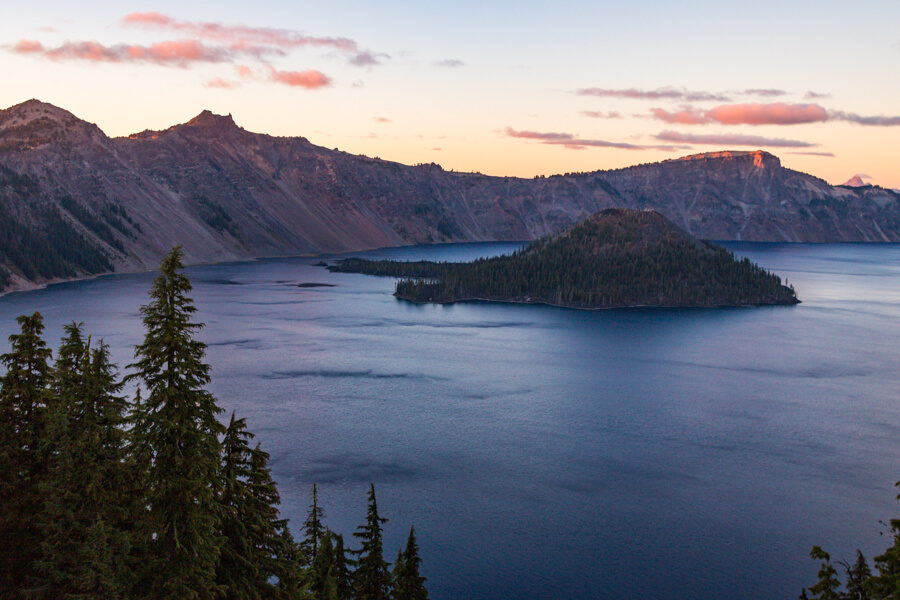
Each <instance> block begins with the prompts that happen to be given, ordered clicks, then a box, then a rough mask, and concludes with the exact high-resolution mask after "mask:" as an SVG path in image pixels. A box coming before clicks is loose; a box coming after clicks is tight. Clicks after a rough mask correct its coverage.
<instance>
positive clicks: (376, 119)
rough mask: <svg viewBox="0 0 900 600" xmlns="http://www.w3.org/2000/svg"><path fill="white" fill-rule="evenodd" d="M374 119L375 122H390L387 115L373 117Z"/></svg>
mask: <svg viewBox="0 0 900 600" xmlns="http://www.w3.org/2000/svg"><path fill="white" fill-rule="evenodd" d="M374 120H375V122H376V123H390V122H391V120H390V119H388V118H387V117H375V118H374Z"/></svg>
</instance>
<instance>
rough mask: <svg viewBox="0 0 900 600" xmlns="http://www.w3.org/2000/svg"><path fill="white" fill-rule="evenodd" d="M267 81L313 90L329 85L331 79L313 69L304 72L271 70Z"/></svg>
mask: <svg viewBox="0 0 900 600" xmlns="http://www.w3.org/2000/svg"><path fill="white" fill-rule="evenodd" d="M269 79H271V80H272V81H274V82H276V83H283V84H284V85H289V86H292V87H302V88H306V89H308V90H314V89H317V88H320V87H326V86H329V85H331V78H329V77H328V76H327V75H325V74H324V73H322V72H320V71H316V70H315V69H307V70H306V71H277V70H275V69H272V70H271V71H270V74H269Z"/></svg>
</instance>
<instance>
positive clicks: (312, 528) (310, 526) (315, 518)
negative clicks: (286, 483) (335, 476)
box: [300, 484, 326, 564]
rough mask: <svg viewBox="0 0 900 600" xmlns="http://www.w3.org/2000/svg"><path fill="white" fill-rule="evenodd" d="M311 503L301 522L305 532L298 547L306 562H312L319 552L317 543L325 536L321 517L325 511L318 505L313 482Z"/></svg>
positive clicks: (316, 492)
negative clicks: (304, 518)
mask: <svg viewBox="0 0 900 600" xmlns="http://www.w3.org/2000/svg"><path fill="white" fill-rule="evenodd" d="M310 499H311V504H310V505H309V513H308V514H307V516H306V520H305V521H304V522H303V531H304V533H305V535H304V537H303V541H302V542H300V549H301V551H302V554H303V556H305V557H306V564H312V562H313V560H315V558H316V556H318V553H319V543H320V542H321V541H322V538H323V537H324V536H325V533H326V531H325V526H324V525H323V519H324V518H325V511H324V510H323V509H322V507H321V506H320V505H319V493H318V490H317V489H316V484H313V486H312V490H311V491H310Z"/></svg>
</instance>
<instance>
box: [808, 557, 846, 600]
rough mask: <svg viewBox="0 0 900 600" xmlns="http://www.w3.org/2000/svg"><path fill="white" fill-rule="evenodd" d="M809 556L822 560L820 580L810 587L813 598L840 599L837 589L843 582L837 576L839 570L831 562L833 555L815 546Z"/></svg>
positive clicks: (815, 599) (818, 599) (823, 599)
mask: <svg viewBox="0 0 900 600" xmlns="http://www.w3.org/2000/svg"><path fill="white" fill-rule="evenodd" d="M809 557H810V558H812V559H814V560H821V561H822V563H821V564H820V566H819V574H818V576H819V581H817V582H816V584H815V585H813V586H811V587H810V588H809V591H810V592H812V594H813V596H812V598H813V600H840V597H841V596H840V594H839V593H838V591H837V590H838V588H839V587H841V582H840V581H839V580H838V578H837V570H836V569H835V568H834V565H832V564H831V556H830V555H829V554H828V553H827V552H825V551H824V550H822V549H821V548H820V547H818V546H813V548H812V550H810V552H809Z"/></svg>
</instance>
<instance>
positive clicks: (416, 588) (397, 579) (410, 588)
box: [391, 527, 428, 600]
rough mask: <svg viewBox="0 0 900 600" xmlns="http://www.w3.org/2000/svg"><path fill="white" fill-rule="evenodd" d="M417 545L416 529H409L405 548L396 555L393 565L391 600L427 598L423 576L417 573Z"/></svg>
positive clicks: (426, 599) (424, 599)
mask: <svg viewBox="0 0 900 600" xmlns="http://www.w3.org/2000/svg"><path fill="white" fill-rule="evenodd" d="M421 564H422V559H421V558H419V545H418V544H417V543H416V530H415V528H414V527H410V529H409V538H408V539H407V541H406V549H405V550H403V551H402V553H401V554H400V555H399V556H398V557H397V564H396V565H395V566H394V591H393V594H392V595H391V599H392V600H428V591H427V590H426V589H425V581H426V580H425V578H424V577H422V576H421V575H420V574H419V565H421Z"/></svg>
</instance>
